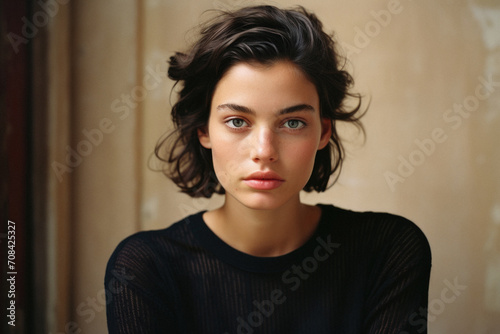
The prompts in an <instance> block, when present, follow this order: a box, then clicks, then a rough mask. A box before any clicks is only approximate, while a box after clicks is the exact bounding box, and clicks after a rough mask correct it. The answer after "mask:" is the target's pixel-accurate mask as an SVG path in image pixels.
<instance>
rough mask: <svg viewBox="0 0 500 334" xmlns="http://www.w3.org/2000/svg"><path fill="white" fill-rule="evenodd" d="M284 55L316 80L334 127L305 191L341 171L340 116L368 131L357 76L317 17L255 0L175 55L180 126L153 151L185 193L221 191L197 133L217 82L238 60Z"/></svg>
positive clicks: (266, 60)
mask: <svg viewBox="0 0 500 334" xmlns="http://www.w3.org/2000/svg"><path fill="white" fill-rule="evenodd" d="M279 60H287V61H291V62H292V63H294V64H295V65H296V66H297V67H298V68H300V69H301V70H302V71H303V73H305V75H306V76H307V77H308V78H309V80H311V82H312V83H314V84H315V86H316V89H317V91H318V95H319V103H320V115H321V117H322V118H326V119H330V120H331V125H332V134H331V138H330V141H329V143H328V145H327V146H326V147H325V148H323V149H322V150H319V151H318V152H317V153H316V158H315V162H314V168H313V172H312V174H311V177H310V179H309V181H308V182H307V184H306V185H305V187H304V190H305V191H312V190H316V191H324V190H325V189H327V187H328V182H329V178H330V176H331V175H332V174H334V173H335V172H337V177H338V172H340V169H341V167H342V162H343V160H344V156H345V154H344V148H343V145H342V143H341V141H340V138H339V135H338V133H337V129H336V123H335V122H336V121H337V120H338V121H345V122H351V123H354V124H355V125H357V126H358V127H359V128H360V129H361V130H362V131H363V127H362V125H361V123H360V121H359V119H360V117H361V116H359V115H358V111H359V110H360V108H361V96H360V95H359V94H353V93H350V91H349V89H350V88H351V87H352V86H353V84H354V82H353V78H352V76H351V75H350V74H349V73H348V72H347V71H346V70H344V67H345V59H344V58H343V57H342V56H341V55H340V54H339V52H338V51H337V50H336V42H335V41H334V40H333V38H332V36H330V35H328V34H326V33H325V32H324V31H323V26H322V23H321V22H320V21H319V19H318V18H317V17H316V15H314V14H312V13H310V12H308V11H306V10H305V9H304V8H303V7H298V8H295V9H279V8H276V7H273V6H254V7H246V8H242V9H239V10H236V11H231V12H221V13H220V14H219V15H217V16H216V17H215V18H213V19H212V20H210V21H208V22H207V23H206V24H205V25H204V27H203V28H202V29H201V36H200V37H199V39H198V40H197V41H196V43H195V44H194V45H193V46H192V47H191V48H190V50H189V51H188V52H186V53H181V52H177V53H175V55H174V56H172V57H170V62H169V64H170V67H169V70H168V76H169V78H171V79H172V80H175V81H176V84H175V85H177V84H178V83H179V82H181V83H182V89H181V90H180V92H179V96H178V100H177V102H176V103H175V104H174V106H173V107H172V120H173V123H174V126H175V130H174V131H173V132H171V133H170V134H169V135H167V136H164V137H163V138H161V139H160V141H159V142H158V143H157V145H156V148H155V154H156V156H157V157H158V158H159V159H160V160H161V161H162V162H164V163H165V168H164V169H163V172H164V173H165V175H167V176H168V177H169V178H170V179H172V180H173V182H174V183H176V184H177V185H178V186H179V187H180V189H181V191H182V192H184V193H187V194H189V195H190V196H192V197H201V196H205V197H210V196H211V195H212V194H213V193H218V194H223V193H224V189H223V188H222V186H221V185H220V183H219V182H218V180H217V177H216V176H215V172H214V168H213V163H212V155H211V151H210V150H209V149H206V148H204V147H203V146H202V145H201V144H200V142H199V139H198V129H200V128H204V127H205V126H206V125H207V123H208V118H209V115H210V105H211V101H212V96H213V93H214V90H215V87H216V84H217V82H218V81H219V80H220V79H221V77H222V76H223V75H224V74H225V73H226V72H227V70H228V69H229V68H230V67H231V66H233V65H235V64H237V63H240V62H250V61H257V62H259V63H262V64H273V63H274V62H276V61H279ZM174 88H175V86H174ZM347 97H352V98H355V99H357V104H356V105H355V106H354V107H352V108H348V106H347V105H346V102H345V100H346V98H347Z"/></svg>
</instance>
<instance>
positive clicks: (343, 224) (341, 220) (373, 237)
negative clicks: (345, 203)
mask: <svg viewBox="0 0 500 334" xmlns="http://www.w3.org/2000/svg"><path fill="white" fill-rule="evenodd" d="M321 208H322V210H323V214H324V215H325V216H326V217H325V219H326V220H327V221H326V223H325V224H328V225H329V227H330V229H331V231H332V233H334V234H340V235H342V236H343V240H344V241H345V242H348V243H352V244H353V245H356V246H357V247H360V249H363V250H365V251H367V252H374V253H377V254H380V253H381V252H383V253H399V254H400V255H402V256H404V254H406V255H408V256H409V257H410V258H411V259H413V260H415V261H421V262H423V263H427V264H429V265H430V263H431V249H430V245H429V242H428V240H427V237H426V236H425V234H424V233H423V231H422V230H421V229H420V227H419V226H418V225H417V224H415V223H414V222H412V221H411V220H409V219H407V218H405V217H402V216H399V215H395V214H391V213H386V212H372V211H365V212H359V211H352V210H346V209H341V208H338V207H335V206H331V205H321Z"/></svg>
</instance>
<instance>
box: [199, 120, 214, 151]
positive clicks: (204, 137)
mask: <svg viewBox="0 0 500 334" xmlns="http://www.w3.org/2000/svg"><path fill="white" fill-rule="evenodd" d="M198 140H199V141H200V144H201V146H203V147H204V148H208V149H211V148H212V143H211V142H210V135H209V134H208V128H207V127H206V126H205V127H203V128H199V129H198Z"/></svg>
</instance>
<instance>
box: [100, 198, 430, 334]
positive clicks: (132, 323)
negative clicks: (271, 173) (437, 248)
mask: <svg viewBox="0 0 500 334" xmlns="http://www.w3.org/2000/svg"><path fill="white" fill-rule="evenodd" d="M320 207H321V209H322V216H321V220H320V222H319V225H318V228H317V230H316V232H315V234H314V235H313V236H312V237H311V239H310V240H309V241H308V242H307V243H306V244H304V245H303V246H302V247H300V248H299V249H297V250H295V251H293V252H291V253H289V254H286V255H283V256H279V257H270V258H263V257H255V256H251V255H248V254H245V253H242V252H239V251H237V250H235V249H233V248H231V247H230V246H229V245H227V244H226V243H224V242H223V241H222V240H221V239H219V238H218V237H217V236H216V235H215V234H214V233H213V232H212V231H211V230H210V229H209V228H208V227H207V225H206V224H205V222H204V221H203V218H202V213H201V212H200V213H198V214H195V215H192V216H189V217H187V218H185V219H183V220H181V221H179V222H178V223H176V224H174V225H172V226H170V227H169V228H166V229H164V230H158V231H147V232H139V233H137V234H135V235H133V236H131V237H129V238H127V239H125V240H124V241H122V242H121V243H120V245H119V246H118V247H117V248H116V250H115V252H114V253H113V255H112V256H111V258H110V260H109V263H108V267H107V271H106V279H105V287H106V289H107V298H108V299H107V317H108V329H109V333H111V334H114V333H182V334H185V333H196V334H202V333H211V334H212V333H216V334H226V333H227V334H233V333H266V334H271V333H273V334H276V333H286V334H295V333H297V334H298V333H311V334H322V333H348V334H352V333H383V334H390V333H398V334H404V333H419V334H422V333H427V328H426V309H427V298H428V297H427V296H428V286H429V275H430V267H431V253H430V248H429V244H428V242H427V239H426V238H425V236H424V234H423V233H422V232H421V230H420V229H419V228H418V227H417V226H416V225H415V224H413V223H412V222H410V221H408V220H406V219H404V218H402V217H399V216H395V215H390V214H386V213H373V212H365V213H359V212H353V211H348V210H343V209H339V208H336V207H333V206H330V205H320Z"/></svg>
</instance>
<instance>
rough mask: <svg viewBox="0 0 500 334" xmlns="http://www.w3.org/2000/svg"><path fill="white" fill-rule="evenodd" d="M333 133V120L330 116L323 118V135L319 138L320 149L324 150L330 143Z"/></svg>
mask: <svg viewBox="0 0 500 334" xmlns="http://www.w3.org/2000/svg"><path fill="white" fill-rule="evenodd" d="M331 135H332V120H331V119H329V118H322V119H321V137H320V139H319V145H318V150H322V149H324V148H325V147H326V145H328V142H329V141H330V136H331Z"/></svg>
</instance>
